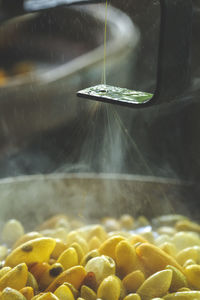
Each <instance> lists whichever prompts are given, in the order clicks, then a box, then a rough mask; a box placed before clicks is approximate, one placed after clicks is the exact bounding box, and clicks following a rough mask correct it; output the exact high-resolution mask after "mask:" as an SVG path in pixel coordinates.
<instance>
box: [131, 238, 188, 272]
mask: <svg viewBox="0 0 200 300" xmlns="http://www.w3.org/2000/svg"><path fill="white" fill-rule="evenodd" d="M136 253H137V255H138V257H139V258H140V259H141V260H142V261H143V263H144V265H145V266H146V267H147V268H148V269H149V270H150V272H152V273H155V272H157V271H161V270H163V269H165V267H166V266H167V265H171V266H174V267H176V268H177V269H178V270H180V271H181V272H183V269H182V267H181V266H180V265H179V264H178V263H177V262H176V260H175V259H174V258H173V257H172V256H170V255H168V254H167V253H165V252H164V251H162V250H161V249H159V248H158V247H156V246H154V245H152V244H147V243H144V244H141V245H139V246H138V247H137V248H136Z"/></svg>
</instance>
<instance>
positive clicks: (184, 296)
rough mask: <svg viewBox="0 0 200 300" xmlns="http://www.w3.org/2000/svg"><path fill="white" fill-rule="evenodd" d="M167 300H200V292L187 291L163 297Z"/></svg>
mask: <svg viewBox="0 0 200 300" xmlns="http://www.w3.org/2000/svg"><path fill="white" fill-rule="evenodd" d="M163 299H165V300H200V292H199V291H187V292H177V293H173V294H168V295H166V296H165V297H163Z"/></svg>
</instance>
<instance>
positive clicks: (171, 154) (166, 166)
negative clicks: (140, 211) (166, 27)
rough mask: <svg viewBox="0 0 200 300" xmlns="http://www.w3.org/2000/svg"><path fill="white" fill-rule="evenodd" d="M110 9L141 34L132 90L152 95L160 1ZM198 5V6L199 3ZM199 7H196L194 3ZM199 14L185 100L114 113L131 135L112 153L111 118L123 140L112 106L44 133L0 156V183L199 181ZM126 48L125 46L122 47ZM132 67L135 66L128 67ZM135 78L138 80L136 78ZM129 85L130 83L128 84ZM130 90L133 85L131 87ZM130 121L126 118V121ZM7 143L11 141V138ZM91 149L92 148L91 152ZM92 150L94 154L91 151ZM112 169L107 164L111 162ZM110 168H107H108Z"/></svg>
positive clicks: (115, 133) (124, 3) (115, 3)
mask: <svg viewBox="0 0 200 300" xmlns="http://www.w3.org/2000/svg"><path fill="white" fill-rule="evenodd" d="M110 3H111V5H113V6H116V7H118V8H120V9H121V10H123V11H124V12H126V13H127V14H128V15H129V16H130V17H131V19H132V20H133V21H134V23H135V24H136V25H137V26H138V28H139V30H140V32H141V40H140V46H139V50H138V59H137V63H136V66H134V69H133V78H134V82H133V86H134V89H136V90H137V89H138V90H150V91H153V90H154V89H155V85H156V67H157V55H158V35H159V21H160V7H159V1H156V0H153V1H149V0H142V1H141V0H134V1H133V0H126V1H121V0H112V1H110ZM196 3H197V2H196ZM194 4H195V2H194ZM198 16H199V15H198V13H197V12H195V13H194V22H193V25H194V26H193V36H192V63H191V65H192V73H191V74H192V83H191V87H190V92H189V93H188V97H187V98H184V99H182V98H180V99H179V103H178V105H177V104H174V103H171V104H170V105H168V106H167V107H165V106H162V105H160V106H159V107H156V108H151V109H144V110H143V109H141V110H139V111H137V112H135V111H134V112H132V111H131V109H129V111H127V109H123V108H116V112H117V113H118V114H119V116H120V118H121V120H122V123H123V124H124V125H123V126H124V128H126V129H127V130H128V134H124V130H123V129H121V130H122V132H121V137H120V138H121V140H120V143H119V145H121V147H122V148H123V149H122V150H120V153H122V155H121V156H120V155H119V159H120V163H119V164H117V158H116V159H115V160H113V161H112V158H113V156H114V155H115V154H114V153H116V152H117V151H118V150H119V149H118V150H117V149H114V148H112V141H111V139H109V138H107V137H106V136H107V131H108V123H107V121H106V120H107V119H106V115H107V114H108V113H109V114H110V118H111V120H113V121H112V124H111V129H112V134H113V137H114V138H116V139H117V138H119V137H118V133H119V131H120V129H119V127H117V126H116V123H115V122H116V120H115V117H114V115H113V114H114V113H113V109H112V108H110V106H109V105H108V106H107V107H104V108H103V109H101V110H100V111H99V112H98V115H97V116H96V118H95V120H94V119H88V116H83V121H82V122H81V121H78V122H76V124H71V125H69V124H68V125H67V126H63V127H62V128H59V129H56V130H51V131H50V132H47V133H41V134H39V135H38V136H36V137H34V138H33V139H32V138H31V137H30V139H29V140H28V141H27V143H26V142H25V143H23V146H22V145H15V146H14V147H13V149H12V148H9V150H4V151H3V154H2V155H0V177H7V176H16V175H22V174H38V173H52V172H59V171H62V172H79V171H84V172H91V171H95V172H111V173H113V172H117V173H119V172H122V173H131V174H144V175H155V176H164V177H171V178H181V179H186V180H191V179H192V180H193V179H195V180H198V178H199V175H200V142H199V140H200V139H199V132H200V128H199V127H200V120H199V112H200V99H199V98H200V92H199V90H200V82H199V76H200V74H199V73H200V68H199V62H200V58H199V50H200V43H199V29H200V22H199V21H198V19H199V18H198ZM122 42H123V41H122ZM130 63H131V62H130ZM135 74H136V75H135ZM130 82H131V80H130ZM129 85H130V86H128V87H129V88H132V84H129ZM127 116H128V117H127ZM8 138H9V137H8ZM91 145H92V147H91ZM91 149H92V150H91ZM110 161H112V163H110V164H109V162H110ZM105 165H106V167H105Z"/></svg>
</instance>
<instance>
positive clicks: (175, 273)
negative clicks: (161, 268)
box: [166, 266, 188, 292]
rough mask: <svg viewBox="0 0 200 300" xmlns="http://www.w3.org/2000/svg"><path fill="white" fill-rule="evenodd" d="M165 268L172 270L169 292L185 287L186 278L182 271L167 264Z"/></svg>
mask: <svg viewBox="0 0 200 300" xmlns="http://www.w3.org/2000/svg"><path fill="white" fill-rule="evenodd" d="M166 269H167V270H172V282H171V286H170V292H177V291H178V289H180V288H182V287H187V285H188V284H187V279H186V277H185V275H183V273H182V272H180V271H179V270H178V269H177V268H175V267H173V266H167V267H166Z"/></svg>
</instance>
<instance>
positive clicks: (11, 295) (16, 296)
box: [0, 287, 26, 300]
mask: <svg viewBox="0 0 200 300" xmlns="http://www.w3.org/2000/svg"><path fill="white" fill-rule="evenodd" d="M0 300H26V298H25V297H24V296H23V295H22V294H21V293H20V292H18V291H17V290H15V289H12V288H10V287H7V288H5V289H4V290H3V292H2V294H1V296H0Z"/></svg>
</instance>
